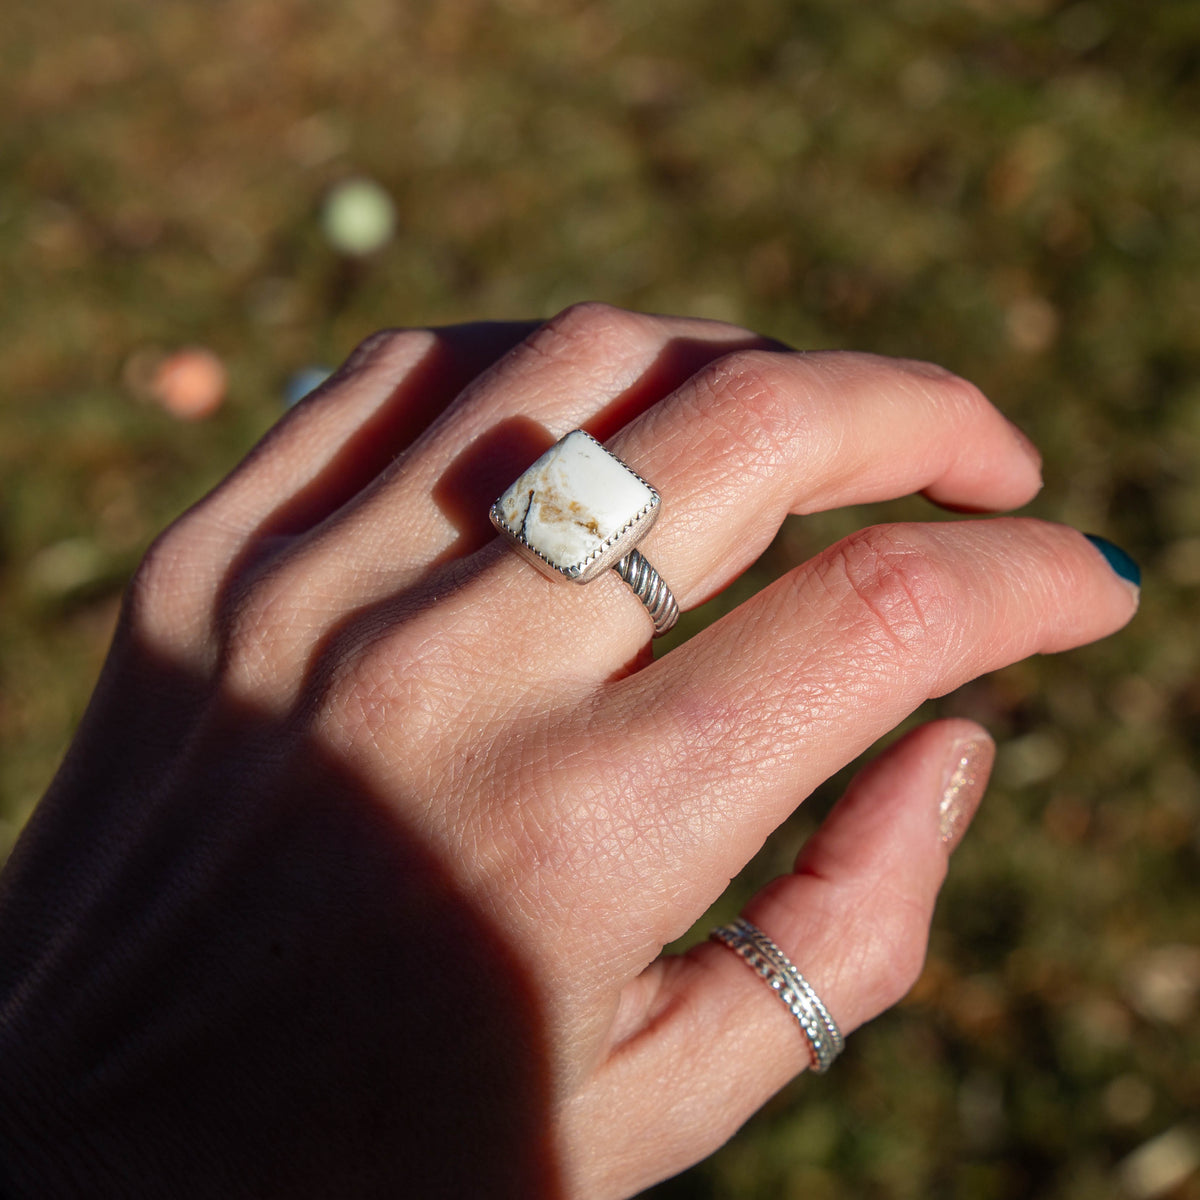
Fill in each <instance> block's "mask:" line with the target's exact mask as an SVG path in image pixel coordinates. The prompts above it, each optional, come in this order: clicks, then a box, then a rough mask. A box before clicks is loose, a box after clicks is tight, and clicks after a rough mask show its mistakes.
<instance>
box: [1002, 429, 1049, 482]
mask: <svg viewBox="0 0 1200 1200" xmlns="http://www.w3.org/2000/svg"><path fill="white" fill-rule="evenodd" d="M1008 423H1009V425H1011V426H1012V431H1013V436H1014V437H1015V438H1016V439H1017V445H1018V446H1020V447H1021V449H1022V450H1024V451H1025V453H1026V455H1028V457H1029V458H1030V460H1031V461H1032V462H1033V464H1034V465H1035V466H1036V467H1037V469H1038V474H1039V475H1040V474H1041V473H1042V452H1041V451H1040V450H1039V449H1038V448H1037V446H1036V445H1034V442H1033V438H1031V437H1030V436H1029V434H1027V433H1026V432H1025V430H1023V429H1022V428H1021V427H1020V425H1018V424H1017V423H1016V421H1013V420H1009V422H1008Z"/></svg>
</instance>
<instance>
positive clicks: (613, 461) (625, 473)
mask: <svg viewBox="0 0 1200 1200" xmlns="http://www.w3.org/2000/svg"><path fill="white" fill-rule="evenodd" d="M657 515H658V493H657V492H656V491H655V490H654V489H653V488H652V487H651V486H650V485H649V484H648V483H646V482H645V481H644V480H642V479H640V478H639V477H638V476H637V475H635V474H634V473H633V472H632V471H631V470H630V469H629V468H628V467H627V466H626V465H625V464H624V463H623V462H622V461H621V460H620V459H619V458H617V457H616V456H615V455H612V454H610V453H609V452H608V451H607V450H605V448H604V447H603V446H602V445H600V443H599V442H597V441H596V440H595V438H593V437H591V436H589V435H588V434H586V433H584V432H583V430H582V429H576V430H575V431H574V432H572V433H568V434H567V436H566V437H564V438H563V439H562V440H561V441H560V442H557V443H556V444H555V445H553V446H551V447H550V449H549V450H547V451H546V453H545V454H543V455H542V457H541V458H539V459H538V460H537V462H535V463H534V464H533V466H532V467H530V468H529V470H527V471H526V472H525V473H524V474H523V475H522V476H521V477H520V478H519V479H518V480H517V481H516V483H514V484H513V485H512V487H510V488H509V489H508V491H506V492H505V493H504V495H503V496H501V497H500V499H499V500H497V501H496V503H495V504H494V505H493V506H492V513H491V516H492V522H493V524H494V525H495V526H496V528H497V529H499V530H500V531H501V532H502V533H504V534H506V535H507V536H508V538H509V539H510V540H511V541H512V542H513V544H514V545H515V546H516V547H517V549H518V550H520V551H522V553H524V554H525V556H526V557H527V558H529V559H530V560H531V561H532V562H533V563H535V565H537V566H538V567H539V568H540V569H542V570H543V571H545V572H546V574H549V575H561V576H565V577H566V578H568V579H574V580H576V581H577V582H579V583H586V582H587V581H588V580H589V579H594V578H595V577H596V575H598V574H599V573H600V572H601V571H604V570H607V568H608V567H610V566H612V565H613V563H615V562H616V561H617V559H619V558H620V557H621V556H622V555H624V554H626V553H628V551H629V550H631V549H632V548H633V547H634V545H636V543H637V542H638V540H639V539H640V538H641V537H642V536H643V535H644V534H645V533H646V531H647V530H648V529H649V528H650V526H651V524H652V523H653V521H654V518H655V517H656V516H657Z"/></svg>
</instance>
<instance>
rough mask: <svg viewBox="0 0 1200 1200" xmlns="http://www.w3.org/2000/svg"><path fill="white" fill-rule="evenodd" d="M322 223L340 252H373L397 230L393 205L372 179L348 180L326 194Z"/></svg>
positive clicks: (385, 243) (358, 255)
mask: <svg viewBox="0 0 1200 1200" xmlns="http://www.w3.org/2000/svg"><path fill="white" fill-rule="evenodd" d="M321 225H322V227H323V229H324V230H325V236H326V237H327V238H328V239H329V241H330V244H331V245H332V246H333V247H334V249H335V250H337V251H338V252H339V253H341V254H350V255H354V256H356V257H360V256H363V255H367V254H374V253H375V251H376V250H380V249H382V248H383V247H384V246H386V245H387V243H388V242H390V241H391V240H392V236H393V235H394V234H395V232H396V206H395V205H394V204H393V203H392V198H391V196H389V195H388V194H387V192H386V191H385V190H384V189H383V188H382V187H380V185H379V184H377V183H375V182H374V181H373V180H370V179H347V180H346V181H345V182H343V183H339V184H338V185H337V186H336V187H334V188H333V190H332V191H330V193H329V195H328V196H327V197H326V199H325V206H324V209H323V210H322V213H321Z"/></svg>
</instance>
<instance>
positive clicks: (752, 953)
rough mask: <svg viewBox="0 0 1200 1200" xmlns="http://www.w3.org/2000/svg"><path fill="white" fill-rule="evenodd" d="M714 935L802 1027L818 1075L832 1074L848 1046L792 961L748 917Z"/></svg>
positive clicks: (810, 986) (810, 985)
mask: <svg viewBox="0 0 1200 1200" xmlns="http://www.w3.org/2000/svg"><path fill="white" fill-rule="evenodd" d="M711 936H712V938H713V940H714V941H718V942H720V943H721V944H722V945H725V946H728V947H729V949H730V950H732V951H733V952H734V953H735V954H737V955H739V956H740V957H741V958H742V959H743V960H744V961H745V962H746V963H747V964H748V965H749V966H751V967H752V968H753V969H754V970H755V971H756V972H757V974H758V975H759V976H760V977H761V978H762V979H763V980H765V981H766V983H767V984H768V985H769V986H770V988H771V990H772V991H773V992H774V993H775V994H776V995H777V996H778V997H779V999H780V1000H782V1001H783V1003H784V1005H785V1006H786V1007H787V1009H788V1011H789V1012H790V1013H791V1014H792V1016H793V1017H795V1018H796V1021H797V1022H798V1024H799V1025H800V1029H801V1031H802V1032H803V1034H804V1036H805V1038H806V1039H807V1041H808V1048H809V1060H810V1062H811V1064H812V1069H813V1070H814V1071H816V1072H817V1074H818V1075H823V1074H824V1073H825V1072H826V1071H828V1070H829V1068H830V1066H831V1064H832V1063H833V1060H834V1059H835V1058H837V1056H838V1055H839V1054H841V1052H842V1050H843V1048H844V1047H845V1041H844V1039H843V1038H842V1033H841V1030H840V1029H838V1027H837V1022H836V1021H834V1019H833V1017H832V1016H830V1014H829V1009H827V1008H826V1007H825V1005H824V1004H823V1003H822V1002H821V998H820V997H819V996H818V995H817V993H816V992H815V991H814V990H813V987H812V984H810V983H809V982H808V980H807V979H805V978H804V976H803V975H801V974H800V972H799V970H797V968H796V965H795V964H794V963H793V962H792V960H791V959H790V958H788V956H787V955H786V954H784V952H783V951H782V950H780V948H779V947H778V946H777V945H776V944H775V943H774V942H773V941H772V940H771V939H770V938H769V937H767V935H766V934H765V933H763V931H762V930H761V929H759V928H758V926H757V925H755V924H753V923H752V922H750V921H747V920H746V918H745V917H739V918H738V919H737V920H736V921H734V923H733V924H732V925H722V926H721V927H720V928H718V929H714V930H713V932H712V935H711Z"/></svg>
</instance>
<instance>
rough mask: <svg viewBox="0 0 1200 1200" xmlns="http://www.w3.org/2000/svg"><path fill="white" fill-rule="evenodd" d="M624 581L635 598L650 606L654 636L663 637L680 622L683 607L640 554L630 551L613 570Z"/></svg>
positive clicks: (648, 610)
mask: <svg viewBox="0 0 1200 1200" xmlns="http://www.w3.org/2000/svg"><path fill="white" fill-rule="evenodd" d="M613 570H614V571H616V573H617V574H618V575H620V577H621V578H622V579H623V580H625V582H626V583H627V584H629V586H630V587H631V588H632V589H633V594H634V595H635V596H636V597H637V598H638V599H639V600H640V601H641V602H642V603H643V604H644V605H645V606H646V611H647V612H648V613H649V614H650V619H651V620H652V621H653V622H654V636H655V637H662V635H663V634H664V633H666V632H667V631H668V630H670V629H671V628H672V627H673V626H674V624H675V622H676V621H678V620H679V605H678V604H677V603H676V602H675V597H674V596H672V595H671V589H670V588H669V587H667V585H666V584H665V583H664V582H663V577H662V576H661V575H660V574H659V573H658V572H657V571H656V570H655V569H654V568H653V567H652V566H651V565H650V564H649V563H648V562H647V561H646V558H645V556H644V555H643V554H642V553H641V552H640V551H638V550H630V551H629V553H628V554H626V555H625V557H624V558H622V559H621V560H620V561H619V562H617V563H616V564H615V565H614V566H613Z"/></svg>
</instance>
